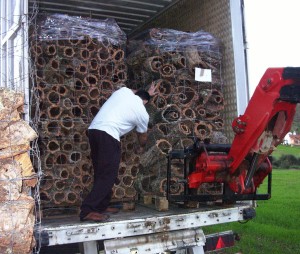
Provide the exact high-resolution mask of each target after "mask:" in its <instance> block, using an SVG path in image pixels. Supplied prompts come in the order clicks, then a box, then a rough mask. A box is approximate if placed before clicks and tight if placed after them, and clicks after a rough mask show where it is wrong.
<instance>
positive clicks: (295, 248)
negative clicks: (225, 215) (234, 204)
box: [203, 170, 300, 254]
mask: <svg viewBox="0 0 300 254" xmlns="http://www.w3.org/2000/svg"><path fill="white" fill-rule="evenodd" d="M260 189H261V192H265V190H266V184H264V185H262V186H261V187H260ZM257 204H258V207H257V208H256V218H254V219H253V220H251V221H248V222H247V223H245V224H241V223H239V222H234V223H227V224H221V225H216V226H212V227H204V228H203V230H204V232H205V234H209V233H213V232H220V231H225V230H230V229H231V230H233V231H235V232H237V233H238V234H239V235H240V236H241V241H239V242H236V245H235V246H234V247H233V248H230V249H227V250H225V251H222V252H218V253H227V254H234V253H237V252H240V253H247V254H252V253H253V254H257V253H261V254H269V253H270V254H282V253H284V254H295V253H300V170H289V171H287V170H274V171H273V185H272V198H271V199H270V200H266V201H257Z"/></svg>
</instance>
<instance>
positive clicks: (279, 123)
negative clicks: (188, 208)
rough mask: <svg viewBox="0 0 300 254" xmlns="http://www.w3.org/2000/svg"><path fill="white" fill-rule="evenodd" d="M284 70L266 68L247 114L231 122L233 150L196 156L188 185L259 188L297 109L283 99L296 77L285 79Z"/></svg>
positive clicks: (237, 189) (248, 190) (238, 189)
mask: <svg viewBox="0 0 300 254" xmlns="http://www.w3.org/2000/svg"><path fill="white" fill-rule="evenodd" d="M283 71H284V68H269V69H267V70H266V72H265V74H264V75H263V77H262V78H261V80H260V82H259V84H258V86H257V88H256V90H255V92H254V94H253V96H252V98H251V100H250V101H249V104H248V107H247V109H246V110H245V113H244V115H242V116H239V117H237V118H236V119H235V120H234V121H233V123H232V128H233V131H234V132H235V133H236V135H235V138H234V140H233V143H232V146H231V148H230V151H229V152H228V154H227V153H223V152H222V153H221V152H207V151H204V152H202V153H201V154H200V155H199V156H198V157H197V159H196V165H195V170H194V171H193V172H192V173H191V174H190V175H189V176H188V183H189V188H198V187H199V185H200V184H202V183H207V182H221V183H227V184H228V186H229V187H230V189H231V190H232V191H233V192H235V193H239V194H246V193H247V194H248V193H254V192H255V191H256V189H257V188H258V187H259V185H260V184H261V183H262V182H263V180H264V179H265V177H266V176H267V175H268V174H269V173H270V172H271V171H272V166H271V163H270V161H269V160H268V156H269V155H270V154H271V153H272V152H273V151H274V149H275V147H276V146H278V145H279V144H280V143H281V142H282V141H283V139H284V137H285V135H286V134H287V133H288V132H289V130H290V128H291V125H292V122H293V118H294V114H295V110H296V103H294V102H289V101H283V100H280V91H281V89H282V88H283V87H284V86H289V85H293V84H295V79H294V78H288V79H284V77H283ZM298 83H299V80H298ZM251 173H252V174H251ZM247 177H248V178H249V179H250V184H249V185H248V186H246V185H245V182H247Z"/></svg>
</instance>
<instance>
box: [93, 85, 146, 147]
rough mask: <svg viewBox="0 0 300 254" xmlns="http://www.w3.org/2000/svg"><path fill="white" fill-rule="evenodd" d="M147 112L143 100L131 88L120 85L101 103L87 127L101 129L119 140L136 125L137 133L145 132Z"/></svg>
mask: <svg viewBox="0 0 300 254" xmlns="http://www.w3.org/2000/svg"><path fill="white" fill-rule="evenodd" d="M148 122H149V114H148V113H147V111H146V108H145V106H144V104H143V100H142V99H141V98H140V97H139V96H137V95H135V94H134V93H133V92H132V91H131V89H129V88H127V87H122V88H120V89H119V90H117V91H115V92H114V93H113V94H112V95H111V96H110V97H109V99H108V100H107V101H106V102H105V103H104V104H103V106H102V107H101V108H100V110H99V112H98V113H97V115H96V116H95V118H94V119H93V121H92V123H91V125H90V127H89V129H97V130H102V131H105V132H106V133H108V134H109V135H111V136H112V137H114V138H115V139H116V140H118V141H120V137H121V136H123V135H125V134H126V133H128V132H130V131H131V130H133V129H134V128H135V127H136V131H137V132H139V133H145V132H147V128H148Z"/></svg>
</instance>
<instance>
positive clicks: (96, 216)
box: [80, 212, 109, 222]
mask: <svg viewBox="0 0 300 254" xmlns="http://www.w3.org/2000/svg"><path fill="white" fill-rule="evenodd" d="M108 219H109V215H107V214H102V213H97V212H90V213H89V214H88V215H87V216H85V217H84V218H80V221H94V222H105V221H107V220H108Z"/></svg>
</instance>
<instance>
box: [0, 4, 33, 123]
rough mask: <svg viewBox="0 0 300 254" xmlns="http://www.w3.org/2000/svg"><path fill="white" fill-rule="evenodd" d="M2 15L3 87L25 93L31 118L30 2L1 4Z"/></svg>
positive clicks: (0, 82) (0, 60)
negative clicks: (29, 87)
mask: <svg viewBox="0 0 300 254" xmlns="http://www.w3.org/2000/svg"><path fill="white" fill-rule="evenodd" d="M0 15H1V16H0V51H1V54H0V69H1V78H0V87H7V88H10V89H12V90H15V91H20V92H24V94H25V109H24V110H25V115H26V116H27V117H28V114H27V113H28V104H29V89H28V85H29V77H28V71H29V70H28V62H29V61H28V0H1V1H0Z"/></svg>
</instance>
